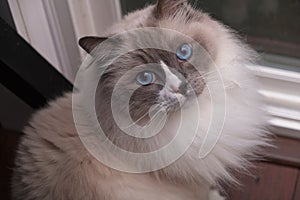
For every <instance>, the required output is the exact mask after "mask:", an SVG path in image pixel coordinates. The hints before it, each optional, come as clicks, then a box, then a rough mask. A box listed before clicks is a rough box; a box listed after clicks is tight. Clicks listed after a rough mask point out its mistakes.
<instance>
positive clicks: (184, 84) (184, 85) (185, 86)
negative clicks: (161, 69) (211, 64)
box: [178, 81, 188, 95]
mask: <svg viewBox="0 0 300 200" xmlns="http://www.w3.org/2000/svg"><path fill="white" fill-rule="evenodd" d="M187 90H188V84H187V82H185V81H184V82H182V83H181V84H180V86H179V88H178V93H180V94H182V95H186V93H187Z"/></svg>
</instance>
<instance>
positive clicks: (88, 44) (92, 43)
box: [79, 36, 107, 53]
mask: <svg viewBox="0 0 300 200" xmlns="http://www.w3.org/2000/svg"><path fill="white" fill-rule="evenodd" d="M106 39H107V38H104V37H93V36H87V37H83V38H80V40H79V45H80V46H81V48H83V49H84V50H85V51H86V52H87V53H91V51H92V50H93V49H94V48H95V47H96V46H97V45H99V44H100V43H101V42H103V41H104V40H106Z"/></svg>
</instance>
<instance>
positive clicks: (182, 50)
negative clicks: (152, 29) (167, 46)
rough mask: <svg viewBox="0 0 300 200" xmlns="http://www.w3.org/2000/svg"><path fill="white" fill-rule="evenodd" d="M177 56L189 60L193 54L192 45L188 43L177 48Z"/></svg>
mask: <svg viewBox="0 0 300 200" xmlns="http://www.w3.org/2000/svg"><path fill="white" fill-rule="evenodd" d="M176 56H177V58H178V59H179V60H182V61H186V60H188V59H189V58H190V57H191V56H192V47H191V46H190V45H188V44H183V45H182V46H180V47H179V48H178V49H177V51H176Z"/></svg>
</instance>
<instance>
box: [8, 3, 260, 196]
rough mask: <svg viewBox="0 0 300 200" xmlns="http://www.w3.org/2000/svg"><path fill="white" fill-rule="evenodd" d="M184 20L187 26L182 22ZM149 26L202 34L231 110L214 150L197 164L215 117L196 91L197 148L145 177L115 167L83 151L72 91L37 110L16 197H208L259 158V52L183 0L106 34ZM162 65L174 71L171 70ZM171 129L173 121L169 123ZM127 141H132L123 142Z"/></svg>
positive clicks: (22, 153) (205, 95)
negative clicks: (254, 66) (255, 70)
mask: <svg viewBox="0 0 300 200" xmlns="http://www.w3.org/2000/svg"><path fill="white" fill-rule="evenodd" d="M181 7H182V8H181ZM173 12H174V13H176V12H179V13H180V14H178V15H175V14H174V13H173ZM186 13H189V15H191V16H192V17H191V16H188V15H187V14H186ZM167 15H172V16H171V17H170V16H167ZM187 18H191V19H189V20H187ZM179 22H185V23H184V24H181V25H178V23H179ZM176 24H177V25H176ZM149 26H151V27H159V28H167V29H172V30H176V31H179V32H182V33H184V34H186V35H188V36H190V37H193V36H195V35H196V36H197V38H200V39H199V40H200V43H202V45H203V46H204V47H205V48H207V51H208V53H209V54H210V55H211V57H212V59H213V61H214V62H215V63H216V65H217V66H220V68H219V70H220V73H221V76H222V79H223V81H224V84H225V92H226V105H225V106H226V108H227V109H226V116H225V123H224V126H223V129H222V134H221V136H220V138H219V140H218V142H217V144H216V146H215V147H214V148H213V150H212V151H211V152H210V153H209V154H208V156H206V157H205V158H201V159H199V148H200V146H201V143H202V142H203V132H205V130H207V128H208V125H209V122H210V117H211V114H212V113H211V112H212V111H211V100H210V93H209V91H208V89H207V88H206V87H198V88H197V87H196V86H197V85H196V86H195V87H194V88H196V89H198V90H199V94H197V95H198V97H197V101H198V103H199V109H200V112H201V114H202V115H201V124H200V125H199V126H200V127H199V134H197V135H196V137H195V140H194V142H193V144H192V145H191V147H190V148H189V149H188V150H187V151H186V153H185V154H184V155H183V156H182V157H180V158H179V159H178V160H177V161H176V162H175V163H172V164H171V165H169V166H168V167H165V168H163V169H160V170H158V171H154V172H150V173H142V174H131V173H125V172H120V171H117V170H114V169H111V168H109V167H107V166H106V165H104V164H102V163H101V162H100V161H98V160H97V159H96V158H94V157H93V156H92V155H91V154H90V153H89V152H88V151H87V150H86V149H85V146H84V145H83V144H82V141H81V139H80V137H79V136H78V134H77V129H76V127H75V123H74V119H73V113H72V95H71V94H66V95H65V96H64V97H61V98H59V99H57V100H55V101H53V102H51V103H50V104H49V106H48V107H47V108H45V109H43V110H41V111H39V112H37V113H36V114H35V115H34V116H33V118H32V120H31V122H30V125H29V126H27V127H26V128H25V130H24V132H25V134H26V135H25V136H24V137H23V139H22V141H21V144H20V147H19V151H18V155H17V159H16V168H15V171H14V178H13V197H14V199H22V200H39V199H44V200H53V199H55V200H60V199H72V200H81V199H88V200H89V199H90V200H98V199H109V200H119V199H122V200H129V199H130V200H135V199H136V200H140V199H170V200H177V199H178V200H179V199H185V200H193V199H195V200H196V199H197V200H198V199H208V198H209V190H210V189H209V188H210V186H211V184H216V182H217V179H222V180H223V179H224V180H231V181H232V180H233V179H232V177H231V175H230V174H229V171H230V169H237V170H238V169H244V168H245V167H247V165H248V162H247V159H246V158H247V157H248V156H253V155H254V154H255V152H256V151H257V148H258V147H259V146H263V145H266V139H265V133H264V131H263V130H262V128H263V127H264V125H265V114H264V112H263V111H262V109H261V101H260V98H259V96H258V94H257V91H256V89H257V87H258V86H257V83H256V80H255V78H254V76H253V75H252V73H251V72H250V70H249V69H248V68H247V67H246V65H248V64H251V61H252V59H253V52H252V51H251V50H249V49H248V48H247V47H246V46H245V45H243V44H242V43H240V41H239V40H237V39H236V38H235V37H234V36H233V35H232V33H230V31H228V30H227V29H226V28H224V27H223V26H222V25H221V24H219V23H217V22H216V21H214V20H212V19H211V18H210V17H209V16H207V15H206V14H203V13H202V12H200V11H196V10H194V9H192V8H191V7H190V6H188V5H186V3H185V1H183V0H181V1H178V2H176V1H171V0H161V1H159V5H158V7H156V6H149V7H147V8H145V9H144V10H141V11H137V12H135V13H132V14H129V15H128V16H127V17H126V18H125V19H124V20H123V21H122V22H120V23H119V24H117V25H115V26H114V27H112V28H111V29H110V30H109V31H108V32H107V34H108V35H113V34H117V33H120V32H123V31H125V30H130V29H134V28H141V27H149ZM86 48H88V47H86ZM157 62H158V64H160V65H161V66H162V68H163V69H166V70H168V67H169V66H167V65H164V63H163V62H161V61H157ZM180 64H181V62H180ZM164 67H165V68H164ZM166 70H165V72H166ZM192 78H193V77H192ZM104 103H105V101H104ZM101 105H102V104H101ZM101 105H100V107H101ZM73 109H74V108H73ZM99 115H101V114H99ZM174 115H175V116H176V113H175V114H174ZM99 117H100V118H101V116H99ZM102 118H106V119H107V120H108V119H110V118H109V116H104V117H103V116H102ZM102 120H105V119H102ZM171 125H172V121H171V122H169V124H167V126H171ZM112 130H113V129H112ZM201 133H202V134H201ZM112 134H115V133H112ZM161 137H163V136H161ZM127 140H129V139H127ZM121 142H122V141H121ZM135 142H136V141H135ZM126 144H130V143H129V142H128V141H126V142H124V143H123V145H126ZM141 146H142V145H141ZM133 150H140V149H138V147H137V149H133Z"/></svg>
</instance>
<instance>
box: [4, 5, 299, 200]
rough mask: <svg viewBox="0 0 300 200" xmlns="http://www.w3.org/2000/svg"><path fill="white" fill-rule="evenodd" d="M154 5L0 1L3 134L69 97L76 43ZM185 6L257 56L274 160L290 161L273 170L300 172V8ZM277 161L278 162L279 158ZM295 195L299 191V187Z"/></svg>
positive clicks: (79, 57)
mask: <svg viewBox="0 0 300 200" xmlns="http://www.w3.org/2000/svg"><path fill="white" fill-rule="evenodd" d="M155 2H156V1H155V0H0V43H1V45H0V102H1V103H0V124H1V125H0V127H2V128H1V130H10V131H12V132H21V131H22V128H23V126H24V125H25V124H26V122H27V121H28V119H29V118H30V116H31V114H32V113H33V112H34V111H35V110H37V109H39V108H41V107H43V106H44V105H46V102H47V101H49V100H51V99H54V98H55V97H56V96H58V95H60V94H62V93H63V91H70V90H71V89H72V82H73V81H74V78H75V76H76V72H77V70H78V68H79V67H80V63H81V61H82V59H83V58H84V56H85V53H84V52H83V51H82V50H81V49H80V47H79V46H78V39H79V38H81V37H83V36H87V35H93V36H101V34H102V33H103V32H104V31H105V29H106V28H108V27H109V26H111V25H112V24H113V23H116V22H118V21H120V20H121V19H122V17H123V16H124V15H126V14H127V13H129V12H131V11H134V10H136V9H141V8H143V7H145V6H146V5H149V4H153V3H155ZM190 2H191V4H192V5H193V6H194V7H197V8H198V9H200V10H203V11H205V12H207V13H209V14H210V15H211V16H212V17H214V18H216V19H217V20H219V21H221V22H223V23H224V24H225V25H226V26H228V27H231V28H232V29H234V30H235V31H236V32H237V33H238V34H239V35H240V38H241V39H242V40H244V41H245V42H247V43H248V44H249V45H250V46H252V47H253V48H254V49H255V50H257V51H258V52H259V53H260V55H261V60H260V61H259V63H258V64H257V65H258V67H259V68H260V70H259V73H257V75H258V77H259V79H260V80H261V81H262V83H263V84H262V87H261V88H258V89H259V91H260V93H261V94H262V95H263V96H264V98H265V100H266V102H267V103H268V106H267V110H268V112H269V113H270V114H271V115H272V119H271V120H270V124H271V128H270V129H271V131H272V132H274V133H275V134H276V135H278V136H279V137H283V138H284V141H285V140H287V141H286V143H284V146H285V147H284V148H286V149H284V148H283V149H280V148H279V150H278V151H277V153H275V154H278V155H279V156H281V157H284V158H287V157H289V158H290V159H289V160H288V161H286V160H285V161H282V160H281V161H277V162H279V163H280V162H281V163H282V162H284V163H290V164H289V167H290V166H292V167H294V168H293V169H295V168H296V169H298V168H299V167H300V153H299V152H300V149H299V148H298V147H300V143H298V141H300V0H198V1H190ZM0 136H1V134H0ZM0 142H2V143H1V144H4V143H5V142H3V141H1V140H0ZM282 144H283V142H282ZM297 148H298V149H297ZM281 153H284V154H281ZM275 157H276V156H275ZM273 159H274V155H273ZM276 159H277V160H280V158H278V156H277V158H275V160H276ZM283 160H284V159H283ZM291 163H292V164H291ZM0 171H1V170H0ZM289 172H290V171H289ZM276 173H277V174H279V173H282V174H288V172H287V171H284V172H282V171H280V170H279V172H276ZM276 173H275V174H276ZM273 175H274V174H272V176H273ZM290 176H291V177H297V176H298V170H296V171H293V173H292V174H290ZM0 179H1V177H0ZM2 180H4V179H2ZM293 180H294V182H293V181H291V179H289V180H288V182H289V183H292V182H293V183H294V184H293V185H291V186H289V185H285V186H287V187H294V188H295V187H296V186H295V185H296V182H297V178H295V179H293ZM4 184H6V183H4ZM298 187H299V188H300V181H299V184H298ZM286 193H289V192H286ZM290 193H291V192H290ZM282 194H283V193H282ZM284 194H285V193H284ZM295 195H296V194H294V193H293V194H292V197H294V199H296V198H298V196H295ZM256 199H260V198H256ZM274 199H278V198H274ZM279 199H280V198H279ZM281 199H282V198H281ZM283 199H292V198H287V197H286V198H283ZM299 199H300V193H299Z"/></svg>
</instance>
